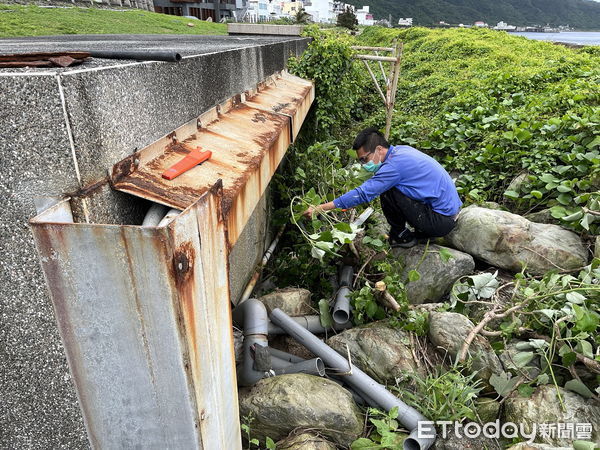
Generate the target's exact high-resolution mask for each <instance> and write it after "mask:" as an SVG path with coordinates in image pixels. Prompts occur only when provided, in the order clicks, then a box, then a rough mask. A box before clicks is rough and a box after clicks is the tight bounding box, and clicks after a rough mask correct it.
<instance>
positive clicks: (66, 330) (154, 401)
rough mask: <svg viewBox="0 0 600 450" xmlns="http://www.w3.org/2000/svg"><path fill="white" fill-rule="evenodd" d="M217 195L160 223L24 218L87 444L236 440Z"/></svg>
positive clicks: (184, 445)
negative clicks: (28, 221)
mask: <svg viewBox="0 0 600 450" xmlns="http://www.w3.org/2000/svg"><path fill="white" fill-rule="evenodd" d="M221 195H222V194H221V192H220V191H218V189H217V190H216V191H215V190H213V191H209V192H208V193H207V194H206V195H205V196H203V197H202V198H201V199H200V201H199V202H198V203H196V204H195V205H193V206H192V207H190V208H188V209H187V210H186V211H184V212H183V213H182V214H180V215H179V216H178V217H177V218H176V219H174V220H173V222H171V224H170V225H169V227H164V228H142V227H138V226H118V225H97V224H73V223H59V222H60V220H64V217H65V215H64V209H65V207H66V206H67V205H68V203H67V201H65V202H63V203H60V204H58V205H56V206H54V207H51V208H49V209H48V210H46V211H45V212H44V213H42V214H40V215H38V216H37V217H36V218H34V219H33V220H32V221H31V227H32V230H33V233H34V237H35V241H36V245H37V247H38V252H39V254H40V259H41V262H42V267H43V270H44V273H45V276H46V279H47V282H48V286H49V289H50V293H51V298H52V302H53V305H54V309H55V313H56V318H57V322H58V326H59V331H60V334H61V337H62V340H63V343H64V346H65V349H66V353H67V358H68V361H69V367H70V370H71V372H72V376H73V379H74V383H75V386H76V390H77V394H78V397H79V401H80V405H81V409H82V411H83V416H84V420H85V423H86V427H87V430H88V435H89V439H90V442H91V444H92V446H93V447H94V448H161V449H162V448H172V449H194V448H197V449H201V448H205V449H215V448H227V449H238V448H240V447H241V442H240V434H239V423H238V409H237V389H236V384H235V368H234V364H233V361H232V358H233V349H232V346H233V336H232V328H231V319H230V318H229V314H230V311H229V304H230V302H229V297H228V290H229V288H228V285H227V276H226V274H227V270H226V266H224V264H226V262H227V258H226V257H224V252H223V250H222V249H223V248H224V247H226V230H225V226H224V223H223V220H222V218H219V217H222V216H220V215H218V214H215V213H214V212H215V211H216V212H218V210H219V208H220V199H221ZM216 205H219V206H216ZM200 217H203V219H202V220H200ZM207 227H208V228H207ZM200 234H204V236H206V239H203V242H202V245H200V238H199V235H200ZM225 254H226V253H225ZM204 258H206V261H207V263H206V264H205V263H204V262H203V261H204Z"/></svg>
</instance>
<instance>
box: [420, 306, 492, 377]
mask: <svg viewBox="0 0 600 450" xmlns="http://www.w3.org/2000/svg"><path fill="white" fill-rule="evenodd" d="M473 326H474V325H473V323H472V322H471V321H470V320H469V319H468V318H467V317H466V316H463V315H462V314H458V313H452V312H435V311H434V312H431V313H430V314H429V340H430V341H431V343H432V344H434V345H435V346H436V347H437V348H438V351H440V350H441V351H444V352H448V354H449V355H450V356H451V358H452V360H453V361H454V360H455V359H456V356H457V355H458V353H459V352H460V349H461V348H462V345H463V343H464V341H465V339H466V338H467V336H468V335H469V332H470V331H471V330H472V329H473ZM468 355H469V356H470V357H471V358H472V369H473V371H475V372H476V373H477V378H479V379H480V380H482V381H483V382H484V383H487V382H488V380H489V379H490V377H491V376H492V374H493V373H496V374H499V373H501V372H502V364H501V363H500V359H499V358H498V356H496V353H494V350H493V349H492V347H491V345H490V343H489V342H488V341H487V339H486V338H484V337H483V336H481V335H478V336H476V337H475V339H473V342H472V343H471V345H470V346H469V352H468Z"/></svg>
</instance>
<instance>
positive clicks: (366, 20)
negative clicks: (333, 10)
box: [356, 6, 375, 25]
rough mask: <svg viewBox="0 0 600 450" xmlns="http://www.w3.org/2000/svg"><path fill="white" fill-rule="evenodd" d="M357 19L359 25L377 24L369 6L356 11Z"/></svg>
mask: <svg viewBox="0 0 600 450" xmlns="http://www.w3.org/2000/svg"><path fill="white" fill-rule="evenodd" d="M356 19H357V20H358V24H359V25H373V24H374V23H375V19H374V18H373V14H371V13H370V12H369V7H368V6H363V7H362V8H361V9H358V10H356Z"/></svg>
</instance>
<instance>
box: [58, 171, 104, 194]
mask: <svg viewBox="0 0 600 450" xmlns="http://www.w3.org/2000/svg"><path fill="white" fill-rule="evenodd" d="M109 183H110V179H109V177H108V176H106V177H105V178H103V179H102V180H100V181H97V182H96V183H92V184H88V185H87V186H85V187H82V188H80V189H77V190H76V191H74V192H66V193H64V195H65V196H66V197H71V198H85V197H88V196H90V195H93V194H94V193H96V192H97V191H99V190H100V189H101V188H102V187H103V186H106V185H107V184H109Z"/></svg>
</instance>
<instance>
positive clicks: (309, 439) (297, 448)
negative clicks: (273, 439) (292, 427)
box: [277, 431, 337, 450]
mask: <svg viewBox="0 0 600 450" xmlns="http://www.w3.org/2000/svg"><path fill="white" fill-rule="evenodd" d="M336 448H337V446H336V445H335V444H334V443H332V442H330V441H328V440H327V439H325V438H323V437H321V436H319V435H316V434H314V433H312V432H308V431H304V432H300V433H299V434H293V435H290V436H288V437H287V438H285V439H283V440H281V441H279V442H277V450H336Z"/></svg>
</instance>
